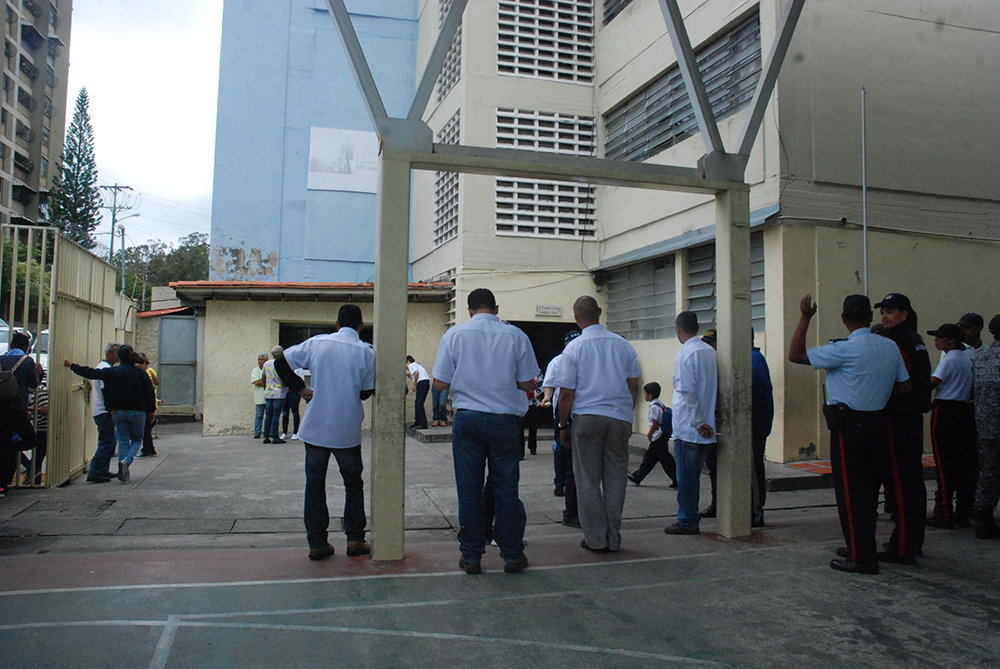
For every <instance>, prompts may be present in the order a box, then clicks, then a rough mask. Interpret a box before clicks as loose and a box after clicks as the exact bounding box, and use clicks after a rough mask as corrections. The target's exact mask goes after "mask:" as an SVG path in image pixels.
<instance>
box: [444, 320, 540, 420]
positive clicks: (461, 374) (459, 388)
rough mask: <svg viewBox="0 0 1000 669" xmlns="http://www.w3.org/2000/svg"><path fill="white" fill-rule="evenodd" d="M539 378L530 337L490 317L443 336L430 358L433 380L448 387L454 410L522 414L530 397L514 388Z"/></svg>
mask: <svg viewBox="0 0 1000 669" xmlns="http://www.w3.org/2000/svg"><path fill="white" fill-rule="evenodd" d="M537 375H538V361H537V359H536V358H535V351H534V349H532V348H531V341H530V340H529V339H528V335H526V334H524V332H522V331H521V330H520V329H519V328H517V327H514V326H513V325H511V324H510V323H502V322H501V321H500V319H499V318H497V317H496V316H494V315H493V314H488V313H478V314H475V315H473V317H472V320H471V321H469V322H468V323H462V324H461V325H456V326H455V327H453V328H451V329H450V330H448V331H447V332H445V333H444V336H443V337H441V344H440V346H439V348H438V352H437V357H436V358H435V359H434V378H435V379H437V380H438V381H443V382H444V383H448V384H451V388H450V391H451V404H452V406H453V407H455V409H466V410H468V411H481V412H483V413H495V414H513V415H515V416H523V415H524V413H525V412H526V411H527V410H528V397H527V395H525V394H524V391H522V390H519V389H518V387H517V384H518V383H519V382H520V383H524V382H527V381H531V380H532V379H534V378H535V376H537Z"/></svg>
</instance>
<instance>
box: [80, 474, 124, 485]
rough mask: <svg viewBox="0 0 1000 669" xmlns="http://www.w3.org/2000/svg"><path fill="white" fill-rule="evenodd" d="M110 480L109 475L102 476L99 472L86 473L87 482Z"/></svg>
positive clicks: (105, 481)
mask: <svg viewBox="0 0 1000 669" xmlns="http://www.w3.org/2000/svg"><path fill="white" fill-rule="evenodd" d="M116 478H117V477H116ZM110 480H111V477H110V476H102V475H100V474H88V475H87V483H107V482H108V481H110Z"/></svg>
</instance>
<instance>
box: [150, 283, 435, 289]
mask: <svg viewBox="0 0 1000 669" xmlns="http://www.w3.org/2000/svg"><path fill="white" fill-rule="evenodd" d="M169 285H170V287H171V288H312V289H323V288H374V287H375V284H374V283H373V282H371V281H369V282H366V283H349V282H339V283H335V282H322V281H315V282H314V281H171V282H170V284H169ZM407 287H408V288H410V289H411V290H420V289H426V290H429V289H434V288H451V282H450V281H435V282H427V281H417V282H415V283H409V284H407Z"/></svg>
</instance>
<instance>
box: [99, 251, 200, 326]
mask: <svg viewBox="0 0 1000 669" xmlns="http://www.w3.org/2000/svg"><path fill="white" fill-rule="evenodd" d="M208 253H209V245H208V235H207V234H205V233H203V232H193V233H191V234H190V235H187V236H186V237H181V239H180V241H179V243H178V245H177V246H176V247H174V246H172V245H171V246H168V245H167V244H163V243H162V242H155V243H153V244H143V245H142V246H131V247H129V248H127V249H125V250H124V256H125V293H126V294H127V295H131V296H133V297H134V298H135V299H138V300H141V302H142V307H141V308H142V309H148V308H149V298H150V296H151V295H152V292H153V286H166V285H167V284H168V283H170V282H171V281H205V280H206V279H208ZM122 255H123V252H122V251H120V250H119V251H118V253H116V254H115V259H114V261H113V263H112V264H114V265H115V266H116V267H121V262H122ZM119 274H121V272H120V271H119ZM120 281H121V277H120V276H119V286H118V287H119V290H120V289H121V283H120Z"/></svg>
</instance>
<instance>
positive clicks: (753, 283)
mask: <svg viewBox="0 0 1000 669" xmlns="http://www.w3.org/2000/svg"><path fill="white" fill-rule="evenodd" d="M750 322H751V323H752V324H753V329H754V332H764V325H765V320H764V233H762V232H754V233H753V234H751V235H750Z"/></svg>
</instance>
